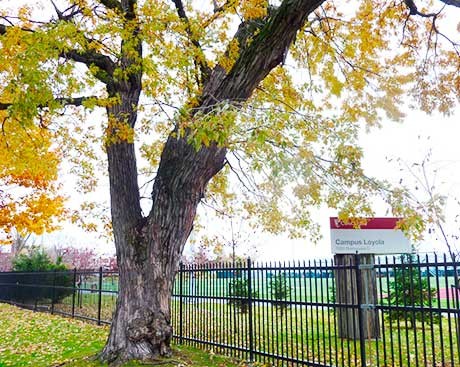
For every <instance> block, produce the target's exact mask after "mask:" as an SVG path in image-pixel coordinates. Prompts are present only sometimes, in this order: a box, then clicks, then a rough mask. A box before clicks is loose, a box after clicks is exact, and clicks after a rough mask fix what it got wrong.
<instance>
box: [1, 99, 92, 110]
mask: <svg viewBox="0 0 460 367" xmlns="http://www.w3.org/2000/svg"><path fill="white" fill-rule="evenodd" d="M97 98H98V97H96V96H88V97H58V98H55V99H54V100H53V101H54V102H59V103H60V104H61V105H62V106H63V107H64V106H77V107H78V106H82V105H83V104H84V102H85V101H89V100H94V99H97ZM12 105H13V103H2V102H0V111H5V110H7V109H8V108H9V107H11V106H12ZM37 107H38V108H46V107H48V106H47V105H38V106H37Z"/></svg>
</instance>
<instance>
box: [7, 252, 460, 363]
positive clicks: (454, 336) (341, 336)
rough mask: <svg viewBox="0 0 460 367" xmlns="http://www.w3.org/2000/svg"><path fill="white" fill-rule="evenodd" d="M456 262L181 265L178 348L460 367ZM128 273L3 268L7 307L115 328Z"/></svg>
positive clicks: (364, 258) (355, 259) (354, 258)
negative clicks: (114, 317) (122, 276)
mask: <svg viewBox="0 0 460 367" xmlns="http://www.w3.org/2000/svg"><path fill="white" fill-rule="evenodd" d="M458 265H459V264H458V263H457V262H453V261H450V260H448V259H447V257H446V256H442V257H438V256H436V255H435V256H433V257H429V256H428V255H427V256H423V257H421V256H415V255H404V256H401V257H399V256H398V257H385V258H382V257H377V258H375V257H374V256H373V255H337V256H336V258H335V259H334V261H308V262H307V261H302V262H295V263H292V262H272V263H270V262H269V263H259V262H252V261H251V260H249V259H248V260H247V262H243V263H220V264H205V265H196V264H186V265H185V264H181V265H180V268H179V269H178V272H177V276H176V281H175V284H174V288H173V292H172V297H171V310H172V315H171V318H172V320H171V321H172V325H173V327H174V332H175V334H174V338H175V340H176V341H177V342H178V343H187V344H191V345H194V346H201V347H206V348H208V349H212V350H214V351H216V352H218V353H223V354H230V355H233V356H235V357H237V358H240V359H246V360H249V361H258V362H262V363H264V364H268V365H270V364H272V365H282V366H297V365H303V366H314V367H332V366H337V367H338V366H340V367H358V366H362V367H364V366H377V367H380V366H381V367H384V366H385V367H387V366H391V367H406V366H407V367H411V366H414V367H418V366H436V367H437V366H446V367H453V366H460V307H459V304H460V303H459V299H460V289H459V282H458V278H459V269H458ZM118 277H119V275H118V273H117V272H113V271H104V270H103V269H102V268H100V269H99V270H96V271H95V270H76V269H75V270H72V271H54V272H33V273H25V272H4V273H0V301H4V302H9V303H13V304H16V305H19V306H22V307H27V308H30V309H34V310H37V311H47V312H51V313H57V314H62V315H67V316H70V317H76V318H81V319H85V320H90V321H94V322H97V323H98V324H109V323H110V321H111V317H112V313H113V311H114V309H115V305H116V298H117V295H118Z"/></svg>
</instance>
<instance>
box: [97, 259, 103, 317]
mask: <svg viewBox="0 0 460 367" xmlns="http://www.w3.org/2000/svg"><path fill="white" fill-rule="evenodd" d="M101 308H102V266H101V267H99V299H98V304H97V324H98V325H100V324H101Z"/></svg>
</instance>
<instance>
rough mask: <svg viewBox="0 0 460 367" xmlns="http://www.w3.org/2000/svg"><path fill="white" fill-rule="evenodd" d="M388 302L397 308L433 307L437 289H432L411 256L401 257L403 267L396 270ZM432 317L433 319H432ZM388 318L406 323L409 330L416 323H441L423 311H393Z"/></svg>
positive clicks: (415, 259) (437, 318)
mask: <svg viewBox="0 0 460 367" xmlns="http://www.w3.org/2000/svg"><path fill="white" fill-rule="evenodd" d="M389 287H390V293H389V294H388V302H389V304H390V305H391V306H396V307H406V306H408V307H413V306H421V307H427V306H432V305H433V303H434V302H435V301H434V298H436V297H435V296H436V294H437V290H436V288H432V287H430V284H429V282H428V278H427V277H426V276H422V274H421V268H420V267H418V266H417V258H416V256H414V255H411V254H405V255H403V256H401V265H400V266H398V267H395V269H394V280H393V281H391V282H390V284H389ZM430 316H431V318H430ZM387 317H388V318H389V319H390V320H393V321H396V320H398V321H402V320H404V321H406V325H407V327H408V328H411V329H412V328H415V326H416V325H415V322H416V321H428V320H432V319H433V317H434V318H435V321H439V317H436V315H434V316H433V315H429V314H427V312H423V311H415V312H414V311H407V310H400V309H396V310H391V311H389V312H388V313H387Z"/></svg>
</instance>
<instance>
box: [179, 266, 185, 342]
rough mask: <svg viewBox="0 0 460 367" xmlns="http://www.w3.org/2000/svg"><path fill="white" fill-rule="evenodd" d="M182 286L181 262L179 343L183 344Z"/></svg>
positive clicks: (181, 269) (181, 268)
mask: <svg viewBox="0 0 460 367" xmlns="http://www.w3.org/2000/svg"><path fill="white" fill-rule="evenodd" d="M183 284H184V264H183V263H182V262H181V263H180V264H179V343H181V344H182V343H183V342H184V341H183V337H184V335H183V325H182V323H183V321H184V320H183V316H182V312H183V310H182V303H183V297H182V293H183V291H182V287H183Z"/></svg>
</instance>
